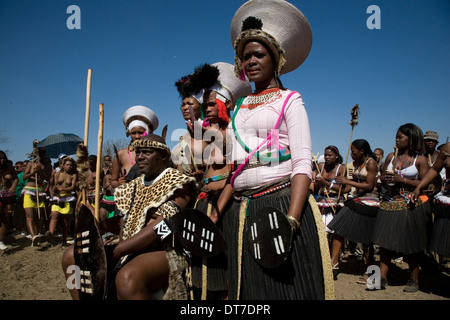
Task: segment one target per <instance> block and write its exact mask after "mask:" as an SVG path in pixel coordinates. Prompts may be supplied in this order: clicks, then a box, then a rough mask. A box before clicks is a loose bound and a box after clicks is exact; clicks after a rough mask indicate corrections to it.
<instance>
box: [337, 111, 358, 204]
mask: <svg viewBox="0 0 450 320" xmlns="http://www.w3.org/2000/svg"><path fill="white" fill-rule="evenodd" d="M359 113H360V110H359V106H358V104H355V105H354V106H353V108H352V110H351V111H350V114H351V116H352V119H351V121H350V126H351V127H352V131H351V132H350V143H349V145H348V151H347V156H346V157H345V165H344V168H345V170H344V172H346V171H347V162H348V155H349V154H350V149H351V148H352V139H353V129H354V128H355V126H356V125H358V117H359ZM341 189H342V185H341V184H340V185H339V192H338V198H337V204H339V200H340V198H341Z"/></svg>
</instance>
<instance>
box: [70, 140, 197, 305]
mask: <svg viewBox="0 0 450 320" xmlns="http://www.w3.org/2000/svg"><path fill="white" fill-rule="evenodd" d="M134 145H135V148H136V163H137V165H138V166H139V170H140V173H141V174H143V175H141V176H140V177H138V178H136V179H134V180H132V181H130V182H129V183H127V184H124V185H122V186H120V187H118V188H117V189H116V191H115V199H116V204H117V207H118V208H119V209H120V210H121V211H122V212H123V213H124V215H125V217H124V226H123V240H122V241H120V242H119V243H118V244H117V246H115V247H113V250H111V251H112V252H111V253H110V254H109V255H107V256H108V258H109V259H108V264H110V265H114V264H119V267H120V269H119V271H118V273H117V275H116V277H115V285H116V291H117V298H118V299H133V300H137V299H152V298H153V299H154V298H156V295H155V294H156V293H158V292H161V290H164V289H165V288H166V287H167V286H168V285H169V288H172V289H173V285H174V284H173V283H170V284H169V264H171V263H172V262H173V261H172V259H173V260H175V261H176V260H178V261H181V263H182V261H183V259H184V257H182V256H180V255H179V254H178V253H177V252H176V251H175V250H174V249H173V248H172V247H171V245H170V244H165V245H163V244H162V243H161V241H160V239H159V237H158V236H157V234H156V233H155V231H154V230H153V227H154V226H155V225H156V224H158V223H159V222H160V221H161V220H162V219H163V218H166V219H169V218H170V217H172V216H173V215H175V214H176V213H177V212H178V211H179V210H181V209H184V208H186V207H188V206H189V205H190V202H191V200H192V199H193V197H194V194H193V191H194V189H193V188H194V184H193V183H194V181H195V179H194V178H191V177H188V176H186V175H184V174H182V173H180V172H179V171H178V170H176V169H174V168H172V167H170V149H169V148H168V147H167V146H166V144H165V142H164V139H162V138H161V137H159V136H156V135H153V134H150V135H147V136H145V137H143V138H142V139H141V140H137V141H135V142H134ZM107 247H108V246H107ZM167 257H172V258H171V259H170V260H171V261H169V260H168V258H167ZM74 264H75V260H74V254H73V248H69V249H68V250H67V251H66V252H65V254H64V257H63V261H62V266H63V270H64V271H66V270H67V268H68V267H69V266H71V265H74ZM66 277H68V274H67V273H66ZM172 278H174V277H171V279H172ZM175 286H176V284H175ZM70 293H71V295H72V298H74V299H77V298H78V290H75V289H72V290H70ZM165 298H169V299H175V298H177V297H176V296H174V295H172V296H170V295H168V293H166V296H165Z"/></svg>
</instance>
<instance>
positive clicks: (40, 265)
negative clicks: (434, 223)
mask: <svg viewBox="0 0 450 320" xmlns="http://www.w3.org/2000/svg"><path fill="white" fill-rule="evenodd" d="M6 243H7V244H9V245H10V246H11V247H10V248H9V249H7V250H6V251H4V252H2V251H0V300H70V295H69V293H68V290H67V287H66V280H65V278H64V274H63V271H62V268H61V258H62V255H63V253H64V251H65V250H66V247H62V246H61V244H56V245H53V246H51V245H50V244H48V243H42V244H41V245H40V246H38V247H31V246H30V243H31V241H30V240H29V239H27V238H26V237H24V236H22V235H16V236H14V237H11V236H9V237H8V239H7V241H6ZM363 271H364V270H363V263H362V261H361V260H357V259H356V258H355V257H354V256H353V255H351V254H349V253H347V254H346V255H344V257H343V259H342V262H341V273H340V274H339V276H338V280H337V281H335V295H336V299H337V300H450V275H449V274H447V273H445V272H441V271H439V270H438V268H437V264H435V263H433V261H431V262H430V261H428V262H427V263H426V265H425V266H424V267H422V270H421V275H420V283H421V288H420V290H419V291H418V292H415V293H404V292H403V291H402V290H403V287H404V285H405V284H406V282H407V280H408V274H409V273H408V270H407V265H406V264H405V263H402V262H400V263H394V265H393V266H392V269H391V271H390V274H389V277H388V282H389V285H388V287H387V289H385V290H377V291H368V290H366V286H365V285H361V284H357V283H356V280H357V278H358V277H359V276H360V275H361V274H362V273H363Z"/></svg>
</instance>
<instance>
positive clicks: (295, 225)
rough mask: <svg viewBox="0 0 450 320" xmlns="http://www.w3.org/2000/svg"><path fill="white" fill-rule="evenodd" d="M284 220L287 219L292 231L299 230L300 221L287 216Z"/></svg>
mask: <svg viewBox="0 0 450 320" xmlns="http://www.w3.org/2000/svg"><path fill="white" fill-rule="evenodd" d="M286 218H287V219H288V221H289V223H290V224H291V227H292V229H293V230H294V231H296V230H297V229H298V228H300V224H301V223H300V221H298V220H297V219H295V218H294V217H293V216H289V215H287V216H286Z"/></svg>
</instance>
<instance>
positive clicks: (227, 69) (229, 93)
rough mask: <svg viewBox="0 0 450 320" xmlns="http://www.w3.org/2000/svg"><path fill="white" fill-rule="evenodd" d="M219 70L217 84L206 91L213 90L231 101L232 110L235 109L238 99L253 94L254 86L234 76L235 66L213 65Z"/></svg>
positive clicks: (221, 63) (223, 63)
mask: <svg viewBox="0 0 450 320" xmlns="http://www.w3.org/2000/svg"><path fill="white" fill-rule="evenodd" d="M212 66H213V67H216V68H217V69H218V70H219V75H218V77H217V80H216V81H215V84H214V85H213V86H212V87H209V88H206V90H213V91H216V92H217V93H219V94H220V95H222V96H223V97H225V98H226V99H227V100H230V101H231V104H232V105H231V108H233V107H234V105H235V103H236V101H237V99H239V98H240V97H242V96H248V95H249V94H250V93H252V85H251V84H250V82H249V81H248V79H245V80H244V81H243V80H240V79H238V78H236V76H235V74H234V66H233V65H232V64H229V63H226V62H216V63H213V64H212Z"/></svg>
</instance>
